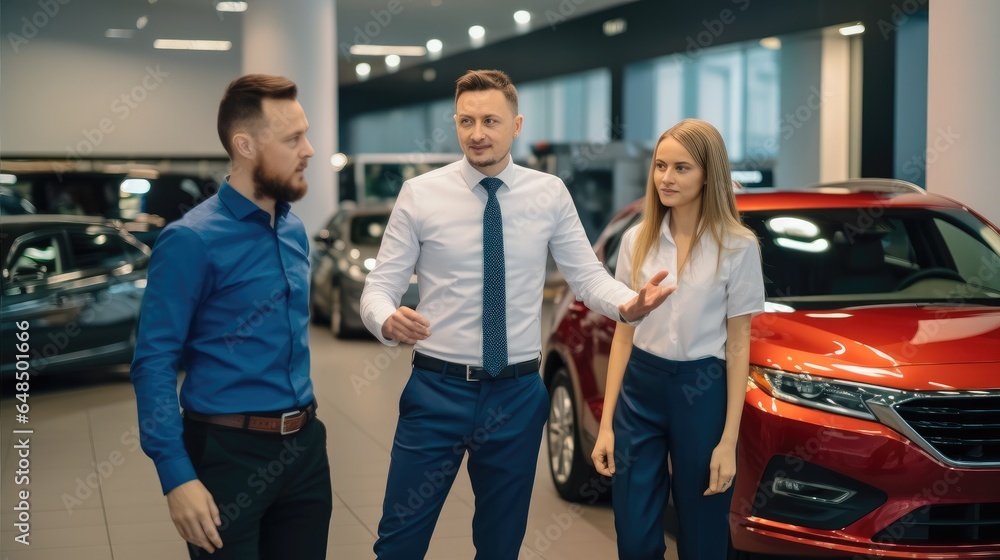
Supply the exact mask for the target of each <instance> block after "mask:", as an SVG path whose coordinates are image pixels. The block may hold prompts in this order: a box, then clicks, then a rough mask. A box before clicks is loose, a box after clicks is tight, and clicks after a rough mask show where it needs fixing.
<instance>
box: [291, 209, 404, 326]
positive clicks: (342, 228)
mask: <svg viewBox="0 0 1000 560" xmlns="http://www.w3.org/2000/svg"><path fill="white" fill-rule="evenodd" d="M391 213H392V206H391V205H384V204H383V205H379V206H361V207H358V206H355V205H354V204H352V203H350V202H345V203H341V209H340V211H338V212H337V213H336V214H334V216H333V218H331V219H330V222H329V223H328V224H327V225H326V227H325V228H323V229H322V230H321V231H320V232H319V234H317V235H316V237H315V241H316V250H315V251H314V252H313V257H312V260H313V262H312V279H311V282H310V285H311V286H310V291H309V304H310V308H311V315H312V318H313V321H314V322H326V321H329V322H330V330H331V331H332V332H333V335H334V336H336V337H338V338H344V337H349V336H358V335H362V334H365V333H367V332H368V331H367V329H366V328H365V325H364V323H363V322H362V321H361V307H360V305H361V292H362V291H363V290H364V287H365V280H366V279H367V278H368V273H369V272H371V270H372V269H373V268H375V257H376V256H377V255H378V249H379V245H380V244H381V243H382V235H383V234H384V233H385V227H386V224H388V223H389V215H390V214H391ZM419 300H420V298H419V292H418V289H417V278H416V276H415V275H414V276H411V278H410V285H409V288H407V290H406V293H405V294H404V295H403V298H402V301H401V302H400V305H403V306H406V307H410V308H413V309H415V308H416V307H417V304H418V303H419Z"/></svg>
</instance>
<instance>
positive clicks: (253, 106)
mask: <svg viewBox="0 0 1000 560" xmlns="http://www.w3.org/2000/svg"><path fill="white" fill-rule="evenodd" d="M297 95H298V88H297V87H296V86H295V82H293V81H291V80H289V79H288V78H286V77H284V76H271V75H268V74H247V75H246V76H242V77H240V78H237V79H235V80H233V81H232V82H231V83H230V84H229V87H227V88H226V93H225V94H224V95H223V96H222V101H221V102H220V103H219V121H218V129H219V140H221V141H222V146H223V147H224V148H225V149H226V152H227V153H228V154H229V157H233V147H232V145H231V144H230V142H232V138H233V134H235V133H236V131H237V130H238V129H240V128H245V129H253V128H254V127H255V126H256V125H257V124H258V122H259V121H260V119H262V118H263V117H264V110H263V108H262V101H263V100H264V99H295V98H296V96H297Z"/></svg>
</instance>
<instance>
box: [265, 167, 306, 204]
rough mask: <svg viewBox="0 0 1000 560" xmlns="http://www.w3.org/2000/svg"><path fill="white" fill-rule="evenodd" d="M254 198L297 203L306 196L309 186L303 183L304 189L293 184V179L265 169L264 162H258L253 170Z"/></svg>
mask: <svg viewBox="0 0 1000 560" xmlns="http://www.w3.org/2000/svg"><path fill="white" fill-rule="evenodd" d="M253 183H254V191H253V193H254V196H256V197H257V198H273V199H274V200H276V201H280V202H295V201H296V200H299V199H301V198H302V197H303V196H305V195H306V191H307V190H308V189H309V186H308V185H306V184H305V181H303V186H302V187H297V186H295V185H294V184H293V183H292V179H291V178H282V177H279V176H278V175H276V174H274V173H271V172H269V170H267V169H265V168H264V163H263V162H257V164H256V165H255V166H254V169H253Z"/></svg>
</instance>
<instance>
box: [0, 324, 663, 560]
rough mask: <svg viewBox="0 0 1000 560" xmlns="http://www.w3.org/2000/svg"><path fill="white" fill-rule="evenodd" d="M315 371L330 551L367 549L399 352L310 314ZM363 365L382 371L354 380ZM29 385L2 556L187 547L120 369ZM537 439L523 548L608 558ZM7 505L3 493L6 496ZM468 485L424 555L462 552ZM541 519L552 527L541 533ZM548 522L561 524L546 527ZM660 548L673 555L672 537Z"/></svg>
mask: <svg viewBox="0 0 1000 560" xmlns="http://www.w3.org/2000/svg"><path fill="white" fill-rule="evenodd" d="M311 337H312V364H313V379H314V382H315V387H316V395H317V401H318V403H319V416H320V418H321V419H322V420H323V422H324V423H325V424H326V425H327V426H328V428H330V429H329V434H330V435H329V440H328V449H329V453H330V462H331V466H332V472H333V479H332V484H333V489H334V494H335V497H336V498H335V504H334V512H333V518H332V520H331V523H330V539H329V549H328V554H327V557H328V558H331V559H337V560H369V559H371V558H374V554H373V553H372V551H371V549H372V544H373V543H374V541H375V538H376V531H377V527H378V521H379V517H380V516H381V511H382V508H381V503H382V493H383V491H384V489H385V477H386V473H387V471H388V465H389V449H390V447H391V444H392V437H393V432H394V429H395V423H396V415H397V402H398V399H399V394H400V392H401V391H402V388H403V385H404V383H405V381H406V376H407V375H408V362H409V355H410V351H409V348H406V349H397V350H393V349H386V348H385V347H383V346H381V345H379V344H378V343H376V342H374V341H370V340H357V341H339V340H335V339H333V338H332V337H331V336H330V334H329V331H328V330H326V329H323V328H318V327H314V328H313V329H312V331H311ZM366 364H377V365H378V368H379V369H378V370H379V372H380V373H379V375H378V376H377V377H375V378H374V379H370V380H366V381H367V384H365V383H359V381H358V375H357V374H358V373H359V372H361V371H363V370H364V368H365V366H366ZM32 387H33V390H32V393H31V397H30V398H31V401H30V403H31V414H30V418H31V421H30V422H29V424H28V425H27V427H28V428H30V429H33V430H34V433H33V434H30V437H31V455H30V458H31V482H30V486H28V490H29V491H30V504H31V534H30V542H31V544H30V545H29V546H24V545H21V544H19V543H16V542H15V541H14V537H15V536H16V535H17V532H16V529H14V525H13V524H14V523H15V521H16V516H15V513H14V511H13V504H12V501H11V500H12V499H13V498H14V497H16V495H17V494H16V492H17V491H19V490H23V489H24V487H22V486H18V485H15V483H14V477H13V476H9V475H8V473H13V472H14V471H15V470H16V469H17V464H18V457H17V454H16V453H14V452H12V450H13V444H14V442H13V441H11V439H10V438H11V437H12V436H11V434H12V430H14V429H17V428H23V427H25V426H21V425H16V426H15V424H14V412H13V410H12V408H13V405H14V404H15V401H13V400H11V399H9V398H8V399H4V401H3V403H2V404H3V411H2V413H0V430H2V434H3V435H2V440H3V441H2V444H3V447H2V453H0V465H2V466H3V473H4V474H3V477H2V481H0V493H2V495H3V496H4V498H3V500H4V504H5V507H4V508H3V511H2V512H0V521H2V530H0V538H2V541H0V549H2V559H3V560H63V559H67V560H68V559H72V560H91V559H94V560H96V559H100V560H108V559H110V560H166V559H179V558H186V557H187V555H186V549H185V547H184V544H183V542H182V541H181V539H180V537H179V536H178V535H177V533H176V530H175V529H174V527H173V524H172V523H171V521H170V516H169V513H168V511H167V506H166V501H165V500H164V498H163V496H162V494H161V493H160V491H159V484H158V481H157V478H156V471H155V469H154V468H153V465H152V462H151V461H150V460H149V459H148V458H147V457H146V456H145V454H144V453H143V452H142V450H141V449H140V448H139V446H138V439H137V438H136V411H135V395H134V392H133V390H132V386H131V385H130V384H129V382H128V381H127V379H126V378H125V376H124V375H123V373H122V372H121V371H118V372H115V373H112V374H101V373H97V374H90V373H88V374H87V375H86V376H78V377H73V376H61V377H60V378H38V379H36V380H34V383H33V386H32ZM546 459H547V453H546V452H545V450H544V449H543V450H542V451H541V453H540V456H539V463H538V470H537V474H536V479H535V490H534V494H533V498H532V509H531V512H530V515H529V521H528V530H527V533H526V535H525V540H524V543H523V546H522V554H521V556H520V558H522V559H531V560H539V559H541V560H564V559H565V560H570V559H572V560H590V559H594V560H597V559H600V560H607V559H609V558H614V557H616V551H615V544H614V542H615V534H614V528H613V526H612V522H613V520H612V514H611V510H610V507H609V506H608V505H606V504H598V505H594V506H590V505H586V506H583V513H582V515H580V516H578V517H576V516H574V517H572V523H571V524H570V525H569V526H568V527H561V528H559V530H558V531H555V530H554V529H553V527H554V526H555V527H558V522H559V519H563V520H565V519H566V518H565V517H561V518H560V514H565V513H567V512H569V509H568V508H569V504H567V503H566V502H563V501H562V500H561V499H559V497H558V496H557V494H556V492H555V489H554V488H553V486H552V482H551V480H550V478H549V474H548V470H547V466H546V464H545V461H546ZM7 504H11V505H10V506H9V507H8V506H7ZM473 504H474V497H473V494H472V488H471V484H470V483H469V478H468V474H467V472H466V470H465V469H464V468H463V469H461V470H460V471H459V475H458V478H457V480H456V482H455V485H454V487H453V489H452V491H451V494H450V496H449V498H448V501H447V502H446V503H445V506H444V508H443V510H442V512H441V517H440V520H439V522H438V525H437V528H436V531H435V533H434V537H433V539H432V541H431V546H430V550H429V552H428V555H427V558H428V559H433V560H459V559H464V560H471V559H472V558H473V556H474V554H475V549H474V547H473V545H472V530H471V517H472V513H473ZM546 530H548V531H549V536H550V537H551V536H555V537H556V538H548V537H545V534H546ZM556 533H558V534H556ZM669 548H670V550H669V551H668V553H667V556H666V558H671V559H672V558H676V555H675V552H674V550H673V544H672V543H670V544H669Z"/></svg>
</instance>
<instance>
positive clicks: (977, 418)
mask: <svg viewBox="0 0 1000 560" xmlns="http://www.w3.org/2000/svg"><path fill="white" fill-rule="evenodd" d="M893 408H894V409H895V411H896V413H897V414H898V415H899V416H900V417H901V418H902V419H903V421H905V422H906V424H907V425H909V427H910V428H912V429H913V431H915V432H916V433H917V434H918V435H919V436H920V437H921V438H923V439H924V441H925V442H926V443H927V444H928V445H930V446H931V447H933V448H934V450H935V451H937V452H938V453H940V454H941V455H942V456H944V457H945V458H947V459H949V460H951V461H954V462H956V463H963V464H970V463H971V464H975V463H992V464H996V463H998V462H1000V396H985V397H976V396H971V395H970V396H962V397H937V396H934V397H918V398H915V399H911V400H908V401H905V402H903V403H900V404H897V405H895V406H894V407H893Z"/></svg>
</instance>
